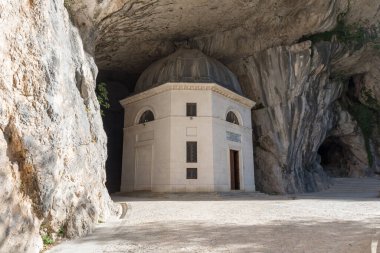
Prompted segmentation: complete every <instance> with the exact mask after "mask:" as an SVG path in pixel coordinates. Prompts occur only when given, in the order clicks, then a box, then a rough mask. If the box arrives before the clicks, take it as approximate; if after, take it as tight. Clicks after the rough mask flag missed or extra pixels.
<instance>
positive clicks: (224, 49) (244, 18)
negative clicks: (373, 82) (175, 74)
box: [71, 0, 380, 74]
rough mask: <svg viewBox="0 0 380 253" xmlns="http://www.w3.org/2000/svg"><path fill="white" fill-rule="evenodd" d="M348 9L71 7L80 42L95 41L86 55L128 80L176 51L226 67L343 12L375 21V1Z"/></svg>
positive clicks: (140, 2) (182, 0)
mask: <svg viewBox="0 0 380 253" xmlns="http://www.w3.org/2000/svg"><path fill="white" fill-rule="evenodd" d="M350 3H351V4H350V8H347V6H348V0H329V1H321V0H193V1H189V0H150V1H147V0H82V1H75V4H72V6H71V8H72V9H73V10H74V11H72V13H76V14H75V15H76V17H75V18H74V20H76V22H77V23H79V25H78V27H79V29H80V30H81V31H82V34H84V33H86V34H87V35H86V36H83V38H84V40H90V41H94V42H95V43H94V48H93V50H91V51H93V52H94V54H95V59H96V63H97V65H98V67H99V68H100V69H103V70H122V71H126V72H129V73H131V74H133V73H141V72H142V70H144V69H145V68H146V67H147V66H148V65H149V64H150V63H152V62H153V61H155V60H157V59H159V58H162V57H164V56H167V55H169V54H170V53H172V52H173V51H174V50H175V49H176V48H177V47H178V46H181V45H186V46H189V47H192V48H198V49H200V50H202V51H203V52H204V53H206V54H207V55H210V56H212V57H215V58H216V59H218V60H220V61H222V62H223V63H225V64H229V63H231V62H233V61H234V60H236V59H238V58H242V57H247V56H250V55H252V54H253V53H255V52H257V51H261V50H263V49H267V48H270V47H273V46H278V45H291V44H292V43H294V42H296V41H297V40H299V39H300V38H302V36H305V35H310V34H315V33H318V32H323V31H327V30H331V29H332V28H333V27H334V26H335V24H336V20H337V16H338V14H339V13H342V12H344V11H346V10H347V9H348V10H349V12H348V15H347V17H346V19H347V21H348V22H351V23H353V22H358V21H363V20H365V22H379V21H380V18H379V11H378V8H379V7H380V3H375V2H374V1H373V0H350ZM351 10H360V11H351ZM86 19H87V21H86ZM89 20H91V21H89ZM89 23H91V25H89ZM90 26H92V28H89V27H90ZM86 29H87V30H86ZM83 31H85V32H84V33H83Z"/></svg>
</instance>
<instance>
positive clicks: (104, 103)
mask: <svg viewBox="0 0 380 253" xmlns="http://www.w3.org/2000/svg"><path fill="white" fill-rule="evenodd" d="M95 93H96V97H97V99H98V101H99V105H100V114H101V115H102V116H104V110H106V109H108V108H110V104H109V99H108V91H107V84H106V83H98V84H97V85H96V89H95Z"/></svg>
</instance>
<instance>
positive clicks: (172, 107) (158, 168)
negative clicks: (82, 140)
mask: <svg viewBox="0 0 380 253" xmlns="http://www.w3.org/2000/svg"><path fill="white" fill-rule="evenodd" d="M121 103H122V105H123V106H124V108H125V117H124V118H125V125H124V126H125V128H124V153H123V173H122V185H121V191H133V190H152V191H160V192H194V191H197V192H199V191H230V190H231V185H230V184H231V180H230V178H231V175H230V160H229V159H230V156H229V155H230V153H229V152H230V150H236V151H238V153H239V176H240V178H239V179H240V180H239V181H240V187H239V188H240V190H243V191H254V190H255V185H254V168H253V149H252V128H251V108H252V106H253V105H254V103H253V102H252V101H251V100H249V99H247V98H244V97H242V96H240V95H238V94H236V93H234V92H232V91H230V90H227V89H225V88H223V87H221V86H220V85H217V84H212V83H210V84H207V83H167V84H163V85H160V86H158V87H156V88H153V89H150V90H147V91H145V92H142V93H139V94H137V95H135V96H132V97H129V98H127V99H125V100H122V101H121ZM186 103H196V105H197V115H196V116H194V117H187V116H186ZM146 110H151V111H152V112H153V114H154V121H151V122H147V123H144V124H139V118H140V116H141V115H142V113H143V112H145V111H146ZM229 111H232V112H234V113H235V114H236V115H237V116H238V119H239V123H240V124H239V125H236V124H232V123H230V122H227V121H226V115H227V113H228V112H229ZM229 134H234V135H236V136H237V139H232V138H230V137H229V136H228V135H229ZM187 141H193V142H194V141H195V142H197V150H198V152H197V153H198V155H197V162H196V163H187V162H186V142H187ZM187 168H197V179H187V178H186V169H187Z"/></svg>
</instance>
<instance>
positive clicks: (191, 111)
mask: <svg viewBox="0 0 380 253" xmlns="http://www.w3.org/2000/svg"><path fill="white" fill-rule="evenodd" d="M186 116H188V117H195V116H197V104H196V103H186Z"/></svg>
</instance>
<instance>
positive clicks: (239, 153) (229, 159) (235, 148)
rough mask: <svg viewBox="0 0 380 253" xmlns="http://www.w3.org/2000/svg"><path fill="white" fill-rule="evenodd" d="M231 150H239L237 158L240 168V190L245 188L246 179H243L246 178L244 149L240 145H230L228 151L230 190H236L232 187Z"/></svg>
mask: <svg viewBox="0 0 380 253" xmlns="http://www.w3.org/2000/svg"><path fill="white" fill-rule="evenodd" d="M231 151H236V152H238V155H237V158H238V165H239V166H238V170H239V190H240V191H241V190H244V181H243V178H244V171H243V168H244V166H243V164H242V161H243V159H242V149H241V148H240V147H235V146H228V151H227V157H228V159H227V161H228V163H227V168H228V175H229V177H228V181H229V186H230V187H229V189H230V191H234V190H236V189H232V185H231V177H232V176H231Z"/></svg>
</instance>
